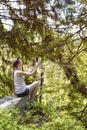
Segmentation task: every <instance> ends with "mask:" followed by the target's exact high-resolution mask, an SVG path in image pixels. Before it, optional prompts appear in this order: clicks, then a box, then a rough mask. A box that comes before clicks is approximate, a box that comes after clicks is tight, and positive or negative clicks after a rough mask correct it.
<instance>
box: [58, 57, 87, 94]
mask: <svg viewBox="0 0 87 130" xmlns="http://www.w3.org/2000/svg"><path fill="white" fill-rule="evenodd" d="M59 60H60V65H61V66H62V68H63V70H64V72H65V75H66V77H67V79H68V80H70V82H71V85H72V87H73V88H74V89H76V90H78V91H79V92H81V93H82V94H83V95H84V96H87V88H86V87H85V84H82V83H81V82H80V80H79V78H78V75H77V71H76V69H75V67H74V64H73V63H72V62H66V60H64V59H63V58H62V56H60V57H59Z"/></svg>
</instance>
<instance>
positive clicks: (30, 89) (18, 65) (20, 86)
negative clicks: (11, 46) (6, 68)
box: [13, 59, 39, 103]
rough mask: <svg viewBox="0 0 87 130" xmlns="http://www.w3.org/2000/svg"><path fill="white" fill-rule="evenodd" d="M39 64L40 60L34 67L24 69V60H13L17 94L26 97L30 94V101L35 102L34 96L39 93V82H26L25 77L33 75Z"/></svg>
mask: <svg viewBox="0 0 87 130" xmlns="http://www.w3.org/2000/svg"><path fill="white" fill-rule="evenodd" d="M38 66H39V62H36V63H35V66H34V67H33V69H32V70H31V71H30V72H29V71H27V72H26V71H22V61H21V60H20V59H16V60H15V61H14V62H13V69H14V88H15V94H16V95H17V96H18V97H24V96H27V95H29V98H30V102H33V103H34V98H35V95H36V93H37V90H38V87H39V82H38V81H35V82H33V83H32V84H30V85H26V84H25V81H24V80H25V77H26V76H32V75H33V74H34V73H35V72H36V70H37V68H38Z"/></svg>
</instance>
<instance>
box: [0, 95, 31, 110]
mask: <svg viewBox="0 0 87 130" xmlns="http://www.w3.org/2000/svg"><path fill="white" fill-rule="evenodd" d="M28 106H29V97H28V96H25V97H21V98H20V97H17V96H15V95H14V96H7V97H4V98H2V99H0V109H8V110H10V109H11V108H13V107H16V108H18V109H21V110H23V109H24V110H25V109H28Z"/></svg>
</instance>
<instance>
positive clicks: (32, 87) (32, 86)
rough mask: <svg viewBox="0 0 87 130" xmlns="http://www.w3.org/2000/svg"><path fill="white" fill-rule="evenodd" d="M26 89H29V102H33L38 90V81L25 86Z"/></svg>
mask: <svg viewBox="0 0 87 130" xmlns="http://www.w3.org/2000/svg"><path fill="white" fill-rule="evenodd" d="M27 87H28V88H29V96H30V100H34V98H35V95H36V93H37V91H38V88H39V81H35V82H33V83H32V84H30V85H27Z"/></svg>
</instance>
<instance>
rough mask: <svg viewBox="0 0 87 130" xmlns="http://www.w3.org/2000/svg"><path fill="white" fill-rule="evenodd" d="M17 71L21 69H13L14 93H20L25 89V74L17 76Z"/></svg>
mask: <svg viewBox="0 0 87 130" xmlns="http://www.w3.org/2000/svg"><path fill="white" fill-rule="evenodd" d="M18 72H21V70H15V71H14V86H15V93H16V94H20V93H23V92H24V91H25V86H26V84H25V81H24V80H25V76H18Z"/></svg>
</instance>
